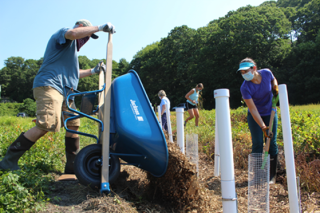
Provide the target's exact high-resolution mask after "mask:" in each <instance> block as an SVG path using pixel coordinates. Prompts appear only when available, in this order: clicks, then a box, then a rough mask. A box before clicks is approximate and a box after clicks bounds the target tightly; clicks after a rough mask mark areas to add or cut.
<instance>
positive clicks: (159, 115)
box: [158, 106, 162, 128]
mask: <svg viewBox="0 0 320 213" xmlns="http://www.w3.org/2000/svg"><path fill="white" fill-rule="evenodd" d="M158 117H159V122H160V126H161V128H162V120H161V109H160V106H158Z"/></svg>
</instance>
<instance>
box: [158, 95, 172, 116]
mask: <svg viewBox="0 0 320 213" xmlns="http://www.w3.org/2000/svg"><path fill="white" fill-rule="evenodd" d="M164 104H167V105H168V106H169V113H170V101H169V99H168V98H167V97H163V98H162V99H161V103H160V110H162V106H163V105H164ZM164 113H166V112H164Z"/></svg>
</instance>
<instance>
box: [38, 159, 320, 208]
mask: <svg viewBox="0 0 320 213" xmlns="http://www.w3.org/2000/svg"><path fill="white" fill-rule="evenodd" d="M283 159H284V157H283V155H280V163H281V162H282V164H283ZM169 162H170V161H169ZM284 175H285V170H284V165H281V168H280V169H278V177H277V183H276V184H273V185H270V192H269V194H270V195H269V202H270V204H269V205H270V212H289V199H288V190H287V187H286V184H285V182H286V180H285V176H284ZM58 177H59V176H58V175H56V179H57V178H58ZM235 181H236V192H237V198H238V203H237V205H238V212H248V171H247V170H238V169H235ZM149 182H150V180H149V179H148V175H147V173H146V172H144V171H143V170H141V169H139V168H136V167H133V166H127V165H123V166H121V173H120V176H119V178H118V180H117V182H116V183H115V184H112V185H111V191H112V193H111V194H109V195H100V194H99V192H98V191H95V190H92V189H90V188H89V187H85V186H82V185H81V184H79V182H78V181H64V182H62V181H60V182H54V183H52V186H51V192H52V193H51V194H50V195H49V197H50V202H49V203H48V204H47V205H46V209H44V210H43V211H42V212H126V213H127V212H128V213H130V212H141V213H164V212H172V213H173V212H192V213H195V212H223V210H222V201H221V182H220V177H215V176H214V163H213V161H212V159H211V158H208V157H207V156H206V155H205V154H203V153H200V154H199V176H198V178H197V184H198V185H199V189H200V190H199V191H197V193H199V195H200V196H201V199H204V200H205V201H206V202H202V201H201V202H200V200H198V201H199V202H198V203H199V205H206V206H205V207H203V208H202V207H201V206H200V207H201V208H200V207H199V208H198V209H192V210H190V211H188V210H185V208H184V206H182V205H181V203H179V205H177V202H175V201H174V200H173V199H172V197H171V198H170V199H168V197H165V196H162V194H163V193H161V191H162V192H165V191H166V189H164V188H160V189H158V190H157V189H156V188H155V189H152V190H151V191H150V184H149ZM150 192H151V193H150ZM301 207H302V212H320V193H308V192H303V191H302V192H301ZM201 209H202V210H201Z"/></svg>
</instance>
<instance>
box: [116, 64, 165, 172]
mask: <svg viewBox="0 0 320 213" xmlns="http://www.w3.org/2000/svg"><path fill="white" fill-rule="evenodd" d="M111 87H112V89H111V91H112V95H111V103H112V107H111V108H112V109H111V110H112V112H111V123H112V124H111V126H112V127H111V129H112V128H114V131H111V133H112V132H115V134H112V137H111V143H110V145H111V150H112V151H113V152H114V153H118V156H119V157H120V158H121V159H123V160H124V161H126V162H127V163H128V164H133V165H135V166H137V167H139V168H141V169H144V170H146V171H148V172H150V173H151V174H152V175H153V176H155V177H161V176H163V175H164V174H165V172H166V170H167V166H168V155H169V154H168V148H167V144H166V139H165V136H164V134H163V131H162V129H161V127H160V124H159V122H158V120H157V117H156V114H155V112H154V110H153V109H152V105H151V102H150V100H149V98H148V96H147V94H146V92H145V90H144V87H143V85H142V83H141V80H140V78H139V76H138V74H137V73H136V72H135V71H134V70H130V71H129V72H128V73H127V74H125V75H122V76H119V77H117V78H116V79H115V80H114V81H113V82H112V85H111ZM115 155H117V154H115Z"/></svg>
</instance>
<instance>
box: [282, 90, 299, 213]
mask: <svg viewBox="0 0 320 213" xmlns="http://www.w3.org/2000/svg"><path fill="white" fill-rule="evenodd" d="M279 101H280V112H281V123H282V133H283V144H284V153H285V160H286V171H287V182H288V191H289V207H290V212H291V213H295V212H299V200H298V191H297V182H296V170H295V164H294V154H293V143H292V133H291V121H290V111H289V103H288V102H289V101H288V93H287V85H285V84H281V85H279Z"/></svg>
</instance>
